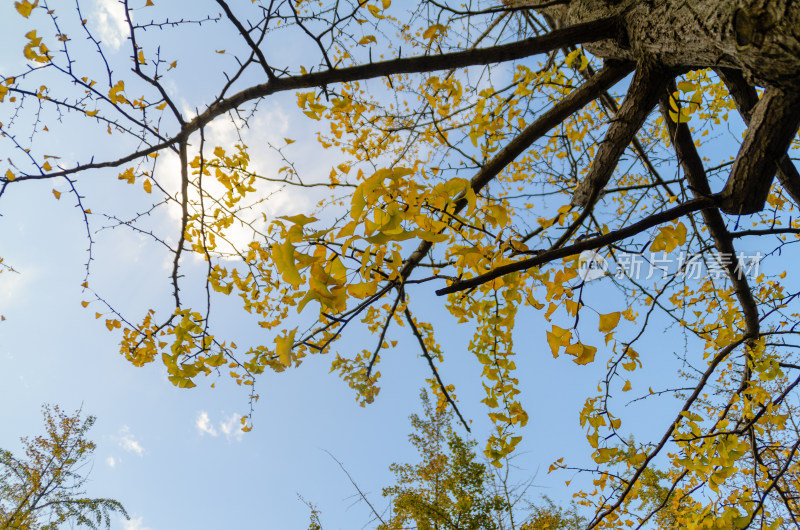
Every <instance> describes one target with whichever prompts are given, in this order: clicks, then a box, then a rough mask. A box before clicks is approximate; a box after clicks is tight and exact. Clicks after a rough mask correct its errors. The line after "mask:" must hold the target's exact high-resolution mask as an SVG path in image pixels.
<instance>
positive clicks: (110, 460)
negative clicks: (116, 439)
mask: <svg viewBox="0 0 800 530" xmlns="http://www.w3.org/2000/svg"><path fill="white" fill-rule="evenodd" d="M106 464H108V467H110V468H115V467H117V461H116V460H115V459H114V457H113V456H109V457H108V458H106Z"/></svg>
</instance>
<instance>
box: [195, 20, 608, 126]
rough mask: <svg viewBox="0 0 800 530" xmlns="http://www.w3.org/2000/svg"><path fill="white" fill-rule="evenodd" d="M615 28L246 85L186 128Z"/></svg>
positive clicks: (599, 26)
mask: <svg viewBox="0 0 800 530" xmlns="http://www.w3.org/2000/svg"><path fill="white" fill-rule="evenodd" d="M617 28H618V18H616V17H611V18H605V19H601V20H596V21H593V22H587V23H585V24H577V25H575V26H570V27H567V28H564V29H558V30H555V31H553V32H551V33H548V34H547V35H543V36H541V37H532V38H530V39H525V40H523V41H518V42H513V43H510V44H502V45H498V46H492V47H491V48H479V49H476V50H466V51H461V52H453V53H444V54H440V55H425V56H421V57H409V58H405V59H392V60H389V61H382V62H377V63H370V64H362V65H359V66H352V67H349V68H341V69H336V70H325V71H322V72H313V73H309V74H305V75H298V76H290V77H281V78H277V79H274V80H271V81H268V82H266V83H262V84H259V85H255V86H253V87H250V88H246V89H244V90H242V91H241V92H238V93H237V94H234V95H232V96H231V97H229V98H226V99H224V100H222V101H219V102H217V103H215V104H214V105H211V106H210V107H209V108H208V109H206V110H205V112H203V113H201V114H200V115H198V116H197V117H196V118H195V119H194V120H192V122H191V123H190V124H189V130H190V131H195V130H197V129H198V128H199V127H202V126H203V125H205V124H207V123H208V122H210V121H212V120H213V119H214V118H216V117H217V116H219V115H221V114H224V113H226V112H228V111H229V110H233V109H235V108H237V107H239V106H241V105H243V104H244V103H246V102H248V101H252V100H254V99H258V98H262V97H265V96H269V95H271V94H275V93H277V92H284V91H287V90H299V89H304V88H319V87H323V86H326V85H332V84H336V83H347V82H350V81H361V80H366V79H374V78H376V77H384V76H390V75H396V74H411V73H425V72H433V71H437V70H450V69H452V68H464V67H467V66H478V65H487V64H492V63H500V62H505V61H513V60H515V59H523V58H525V57H530V56H532V55H537V54H539V53H545V52H549V51H551V50H555V49H558V48H561V47H562V46H568V45H570V44H580V43H584V42H594V41H598V40H603V39H608V38H611V37H613V36H614V35H616V34H617Z"/></svg>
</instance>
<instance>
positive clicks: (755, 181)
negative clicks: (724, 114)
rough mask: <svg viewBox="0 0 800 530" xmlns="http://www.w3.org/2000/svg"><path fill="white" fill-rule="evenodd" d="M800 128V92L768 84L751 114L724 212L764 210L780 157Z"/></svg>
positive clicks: (727, 188) (726, 191) (725, 196)
mask: <svg viewBox="0 0 800 530" xmlns="http://www.w3.org/2000/svg"><path fill="white" fill-rule="evenodd" d="M799 127H800V94H797V93H796V92H794V91H789V90H784V89H782V88H778V87H768V88H767V89H766V90H765V91H764V94H763V95H762V96H761V99H760V100H759V101H758V103H757V104H756V106H755V107H753V111H752V114H751V117H750V124H749V128H748V129H747V134H746V135H745V137H744V142H743V143H742V147H741V149H739V154H738V155H737V157H736V162H734V164H733V168H732V169H731V174H730V176H729V177H728V182H727V183H726V184H725V188H724V189H723V191H722V197H723V200H722V203H721V208H722V211H724V212H725V213H728V214H733V215H743V214H752V213H756V212H760V211H761V210H763V209H764V203H765V202H766V201H767V196H768V195H769V189H770V186H771V185H772V178H773V177H774V176H775V172H776V170H777V169H778V160H779V159H780V158H781V157H782V156H784V155H785V153H786V150H787V149H788V148H789V145H790V144H791V142H792V139H793V138H794V137H795V135H796V134H797V129H798V128H799Z"/></svg>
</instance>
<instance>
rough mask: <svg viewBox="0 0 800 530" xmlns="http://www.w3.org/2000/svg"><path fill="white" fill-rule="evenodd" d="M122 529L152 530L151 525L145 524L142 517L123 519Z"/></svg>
mask: <svg viewBox="0 0 800 530" xmlns="http://www.w3.org/2000/svg"><path fill="white" fill-rule="evenodd" d="M122 529H123V530H150V528H149V527H147V526H145V525H144V523H143V522H142V517H141V516H140V517H131V518H130V519H129V520H125V519H123V520H122Z"/></svg>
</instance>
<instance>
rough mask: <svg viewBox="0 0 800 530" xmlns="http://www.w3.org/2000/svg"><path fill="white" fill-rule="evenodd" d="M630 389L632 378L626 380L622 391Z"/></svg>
mask: <svg viewBox="0 0 800 530" xmlns="http://www.w3.org/2000/svg"><path fill="white" fill-rule="evenodd" d="M630 389H631V382H630V380H628V381H625V384H624V385H622V391H623V392H627V391H628V390H630Z"/></svg>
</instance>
